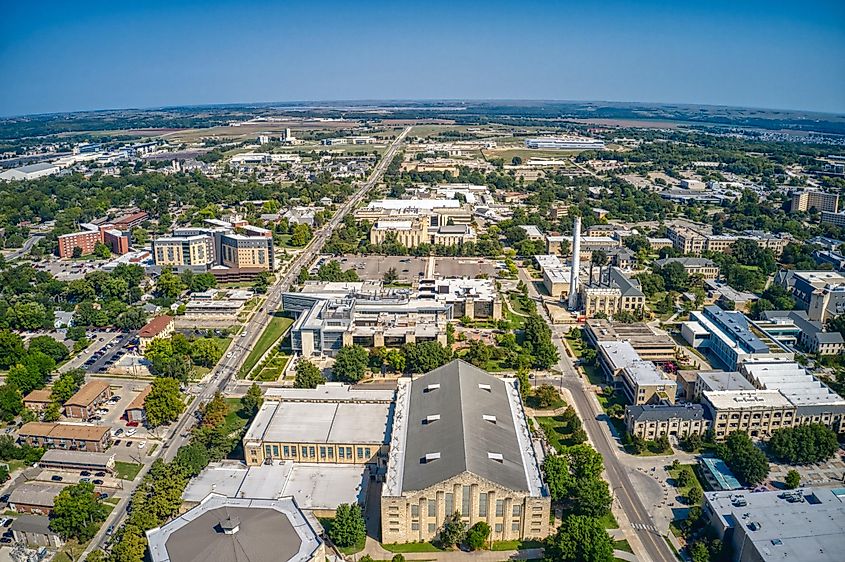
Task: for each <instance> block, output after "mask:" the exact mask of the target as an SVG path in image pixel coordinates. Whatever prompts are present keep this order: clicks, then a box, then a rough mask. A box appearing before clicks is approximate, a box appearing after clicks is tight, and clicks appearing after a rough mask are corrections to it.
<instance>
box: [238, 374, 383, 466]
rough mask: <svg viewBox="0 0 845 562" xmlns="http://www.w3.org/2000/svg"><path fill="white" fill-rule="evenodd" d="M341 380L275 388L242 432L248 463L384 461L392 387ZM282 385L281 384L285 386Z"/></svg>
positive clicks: (380, 464) (253, 464) (379, 463)
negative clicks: (360, 386)
mask: <svg viewBox="0 0 845 562" xmlns="http://www.w3.org/2000/svg"><path fill="white" fill-rule="evenodd" d="M343 388H344V387H343V386H342V385H336V386H328V385H321V386H320V387H318V388H316V389H313V390H308V389H306V390H302V389H296V390H291V391H290V397H288V393H285V392H279V393H278V394H276V395H275V396H274V398H273V399H272V400H266V401H265V402H264V404H262V406H261V408H260V409H259V410H258V413H257V414H256V415H255V418H254V419H253V421H252V424H251V425H250V427H249V429H248V430H247V432H246V434H245V435H244V438H243V444H244V455H245V458H246V463H247V465H249V466H256V465H261V464H263V463H264V462H273V461H291V462H307V463H331V464H367V465H372V466H373V467H374V468H377V467H379V466H384V464H385V462H386V461H387V447H388V443H389V442H390V432H391V415H390V414H391V412H392V410H393V399H394V391H392V390H382V391H369V392H364V393H362V394H357V393H356V392H345V391H344V390H343ZM286 390H287V389H286Z"/></svg>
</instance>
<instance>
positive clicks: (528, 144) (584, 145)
mask: <svg viewBox="0 0 845 562" xmlns="http://www.w3.org/2000/svg"><path fill="white" fill-rule="evenodd" d="M525 148H535V149H539V150H604V148H605V145H604V141H603V140H601V139H592V138H589V137H576V136H563V137H539V138H534V139H526V140H525Z"/></svg>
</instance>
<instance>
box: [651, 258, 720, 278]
mask: <svg viewBox="0 0 845 562" xmlns="http://www.w3.org/2000/svg"><path fill="white" fill-rule="evenodd" d="M670 263H679V264H681V265H682V266H683V268H684V271H686V272H687V275H697V276H699V277H701V278H702V279H716V278H718V277H719V266H718V265H716V264H715V262H713V260H709V259H707V258H664V259H661V260H655V261H654V265H655V266H656V267H659V268H661V269H662V268H664V267H666V266H667V265H669V264H670Z"/></svg>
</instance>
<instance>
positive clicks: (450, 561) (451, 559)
mask: <svg viewBox="0 0 845 562" xmlns="http://www.w3.org/2000/svg"><path fill="white" fill-rule="evenodd" d="M365 554H368V555H369V556H370V557H372V558H373V559H374V560H390V559H391V558H393V556H394V553H393V552H390V551H388V550H385V549H384V548H382V546H381V545H380V544H379V543H378V542H376V540H375V539H373V538H371V537H367V543H366V545H365V546H364V550H362V551H361V552H359V553H357V554H353V555H352V556H350V557H349V559H350V560H360V559H361V557H362V556H364V555H365ZM625 554H628V553H625ZM402 556H404V557H405V559H406V560H437V561H438V562H460V561H462V560H473V561H474V562H504V561H505V560H533V559H538V558H542V557H543V549H542V548H529V549H526V550H520V551H516V550H499V551H493V550H476V551H475V552H463V551H461V550H457V549H455V550H444V551H438V552H403V553H402ZM634 560H636V559H634Z"/></svg>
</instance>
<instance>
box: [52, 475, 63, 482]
mask: <svg viewBox="0 0 845 562" xmlns="http://www.w3.org/2000/svg"><path fill="white" fill-rule="evenodd" d="M50 480H52V481H53V482H61V481H62V480H64V478H62V477H61V476H59V475H58V474H54V475H53V476H51V477H50Z"/></svg>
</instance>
